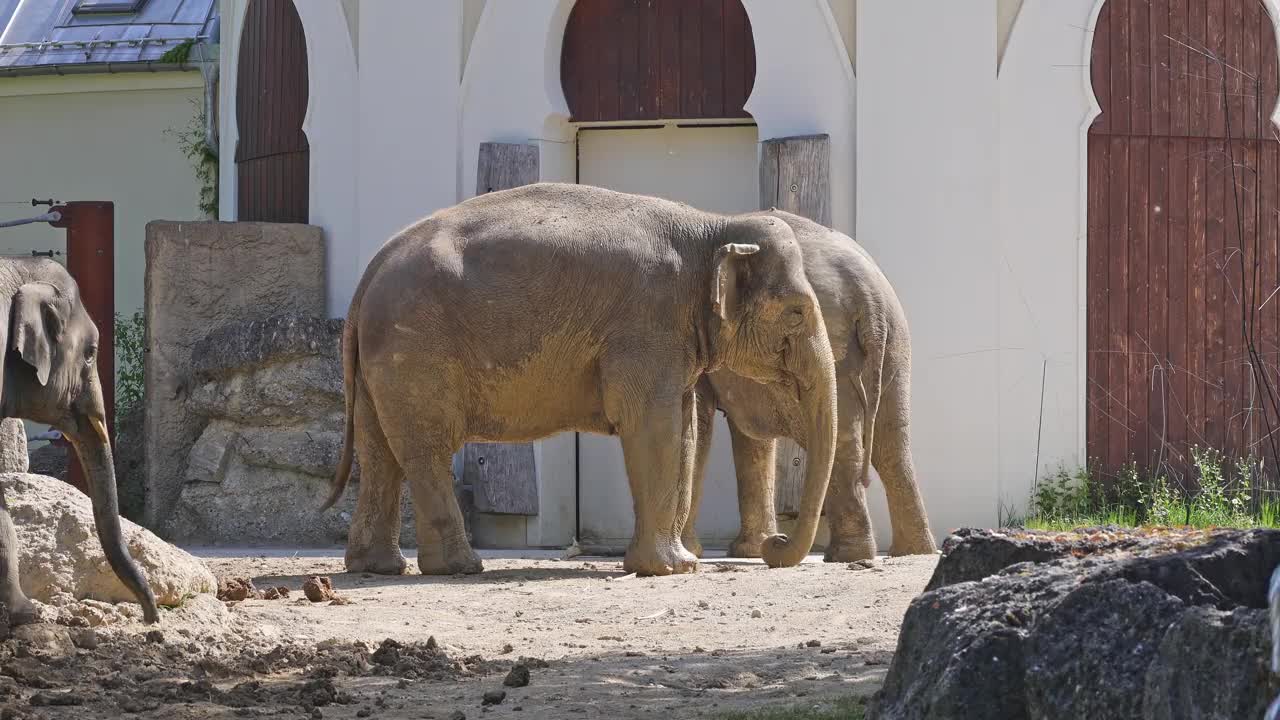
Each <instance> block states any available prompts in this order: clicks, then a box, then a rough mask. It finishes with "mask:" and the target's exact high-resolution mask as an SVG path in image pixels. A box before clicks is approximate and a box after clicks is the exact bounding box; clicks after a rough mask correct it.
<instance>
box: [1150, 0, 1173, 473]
mask: <svg viewBox="0 0 1280 720" xmlns="http://www.w3.org/2000/svg"><path fill="white" fill-rule="evenodd" d="M1154 6H1155V3H1153V7H1154ZM1165 97H1168V95H1167V94H1166V96H1165ZM1157 117H1158V114H1157ZM1165 117H1166V118H1167V117H1168V114H1167V113H1166V114H1165ZM1169 148H1170V141H1169V139H1168V138H1164V137H1160V138H1153V139H1152V140H1151V148H1150V152H1151V162H1150V166H1149V168H1150V176H1149V177H1150V183H1151V194H1150V196H1149V198H1148V204H1147V207H1148V212H1147V218H1148V220H1147V267H1148V268H1149V272H1150V278H1151V279H1150V285H1149V286H1148V287H1147V303H1146V306H1147V309H1148V310H1147V312H1148V313H1149V314H1148V318H1147V328H1148V331H1149V333H1150V338H1149V340H1150V348H1151V352H1152V355H1151V357H1150V363H1149V365H1148V368H1149V374H1148V380H1149V382H1148V383H1147V387H1148V401H1147V427H1148V428H1149V435H1150V437H1151V446H1150V454H1151V455H1152V458H1151V461H1150V465H1149V467H1150V468H1151V469H1153V470H1154V469H1156V468H1157V467H1158V465H1157V464H1158V463H1162V462H1163V461H1164V460H1166V459H1167V458H1168V457H1169V454H1170V453H1169V451H1168V450H1167V449H1166V448H1167V446H1168V444H1169V439H1170V438H1169V394H1170V393H1169V390H1170V388H1169V381H1170V375H1169V373H1168V372H1167V365H1168V359H1169V276H1170V263H1169V254H1170V253H1169V204H1170V200H1169Z"/></svg>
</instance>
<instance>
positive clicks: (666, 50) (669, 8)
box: [655, 0, 682, 118]
mask: <svg viewBox="0 0 1280 720" xmlns="http://www.w3.org/2000/svg"><path fill="white" fill-rule="evenodd" d="M655 7H656V8H657V10H658V20H657V22H658V28H659V30H658V35H659V38H660V43H659V44H660V45H661V46H662V56H661V63H662V70H661V78H662V96H661V98H660V101H659V103H658V107H659V110H658V116H659V117H663V118H678V117H681V116H682V115H681V109H680V98H681V96H682V90H681V87H680V57H681V55H680V0H658V3H657V5H655Z"/></svg>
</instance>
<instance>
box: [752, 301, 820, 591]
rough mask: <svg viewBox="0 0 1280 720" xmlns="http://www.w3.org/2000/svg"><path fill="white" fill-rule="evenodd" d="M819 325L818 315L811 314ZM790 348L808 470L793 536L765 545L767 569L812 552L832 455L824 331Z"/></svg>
mask: <svg viewBox="0 0 1280 720" xmlns="http://www.w3.org/2000/svg"><path fill="white" fill-rule="evenodd" d="M814 318H815V320H816V321H817V323H818V324H819V325H822V316H821V315H820V314H818V313H815V314H814ZM821 330H822V332H821V333H819V334H817V335H814V336H812V337H810V338H808V340H807V342H804V343H800V344H799V346H798V347H796V348H793V350H794V352H795V363H794V364H795V370H794V372H795V375H796V379H797V383H798V385H799V387H798V389H797V398H798V400H799V403H800V407H802V408H805V409H806V410H807V412H808V418H807V420H808V429H807V433H808V434H807V438H808V439H809V444H808V452H809V465H808V467H807V468H805V478H804V493H803V495H802V497H801V501H800V510H799V522H798V524H797V525H796V529H795V533H794V535H795V537H791V538H789V537H788V536H786V535H774V536H772V537H770V538H768V539H767V540H765V542H764V545H763V546H762V548H761V555H762V557H763V558H764V561H765V563H766V564H767V565H768V566H769V567H787V566H791V565H796V564H798V563H799V562H800V561H801V560H803V559H804V556H805V555H806V554H807V553H808V552H809V550H810V548H812V547H813V541H814V539H815V538H816V537H817V535H818V522H819V516H820V515H821V513H822V503H823V499H824V498H825V497H826V495H827V484H828V483H829V482H830V480H831V464H832V462H833V461H834V460H835V454H836V366H835V360H834V358H833V357H832V354H831V343H830V342H829V341H828V340H827V337H826V329H825V328H821Z"/></svg>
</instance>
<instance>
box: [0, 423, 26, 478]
mask: <svg viewBox="0 0 1280 720" xmlns="http://www.w3.org/2000/svg"><path fill="white" fill-rule="evenodd" d="M28 469H30V458H29V457H28V456H27V429H26V427H25V426H23V424H22V421H21V420H18V419H17V418H5V419H4V420H0V473H8V472H13V473H24V472H26V471H27V470H28Z"/></svg>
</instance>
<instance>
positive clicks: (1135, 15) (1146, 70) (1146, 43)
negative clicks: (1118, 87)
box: [1129, 2, 1153, 135]
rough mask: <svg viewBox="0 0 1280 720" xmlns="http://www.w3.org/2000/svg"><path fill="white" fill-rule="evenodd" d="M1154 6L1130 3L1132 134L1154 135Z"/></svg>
mask: <svg viewBox="0 0 1280 720" xmlns="http://www.w3.org/2000/svg"><path fill="white" fill-rule="evenodd" d="M1151 50H1152V48H1151V4H1150V3H1149V2H1136V3H1129V82H1130V95H1129V97H1130V102H1131V104H1130V107H1129V116H1130V118H1131V120H1130V126H1129V128H1130V132H1131V133H1132V134H1134V135H1150V134H1151V114H1152V113H1151V89H1152V88H1151V74H1152V66H1153V63H1152V52H1151Z"/></svg>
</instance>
